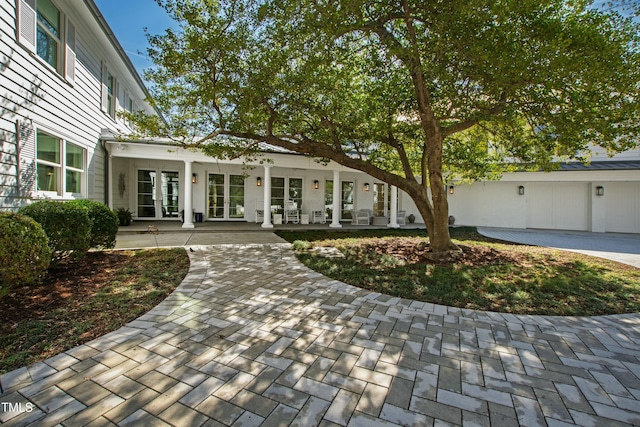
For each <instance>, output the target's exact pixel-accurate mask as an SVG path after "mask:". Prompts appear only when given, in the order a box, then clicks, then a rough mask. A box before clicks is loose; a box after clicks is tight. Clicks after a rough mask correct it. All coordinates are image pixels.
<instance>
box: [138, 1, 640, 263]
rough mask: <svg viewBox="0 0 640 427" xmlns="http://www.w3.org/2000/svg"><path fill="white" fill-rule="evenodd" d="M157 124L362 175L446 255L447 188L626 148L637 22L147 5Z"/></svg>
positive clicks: (389, 8) (592, 12) (552, 4)
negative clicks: (390, 195)
mask: <svg viewBox="0 0 640 427" xmlns="http://www.w3.org/2000/svg"><path fill="white" fill-rule="evenodd" d="M157 2H158V3H159V4H160V5H161V6H163V7H164V8H165V9H166V10H167V11H168V13H169V14H170V15H171V16H172V17H173V18H174V19H175V20H176V21H177V22H178V23H179V28H177V29H173V30H171V29H170V30H167V31H166V33H165V34H162V35H157V36H150V37H149V41H150V45H151V48H150V50H149V53H150V56H151V58H152V59H153V61H154V63H155V65H156V68H154V69H153V70H151V71H149V72H148V73H147V78H148V79H149V80H151V81H152V82H153V87H152V93H153V95H154V101H155V102H156V104H157V106H158V108H159V109H160V110H161V111H163V112H164V115H165V118H166V121H164V122H163V121H161V120H158V119H156V118H153V117H143V116H140V115H139V116H138V117H137V121H138V122H139V124H140V128H141V129H142V130H143V131H145V132H148V133H151V134H153V135H157V136H164V137H169V138H173V139H174V140H176V141H179V142H180V143H181V144H188V145H195V146H198V147H200V148H201V149H203V150H204V151H205V152H206V153H208V154H210V155H212V156H242V155H249V154H251V153H254V152H255V151H256V150H258V149H259V145H260V143H268V144H271V145H274V146H278V147H283V148H285V149H288V150H291V151H293V152H297V153H303V154H306V155H309V156H313V157H316V158H318V159H320V160H327V159H329V160H333V161H335V162H337V163H340V164H342V165H344V166H347V167H350V168H353V169H357V170H361V171H364V172H366V173H368V174H370V175H371V176H373V177H375V178H378V179H380V180H382V181H384V182H387V183H389V184H391V185H395V186H397V187H398V188H400V189H402V190H404V191H405V192H406V193H407V194H408V195H409V196H410V197H411V198H412V199H413V200H414V202H415V203H416V206H417V208H418V209H419V211H420V214H421V215H422V217H423V219H424V221H425V224H426V226H427V230H428V232H429V237H430V243H431V249H432V250H433V251H434V252H447V251H449V250H451V249H452V248H453V245H452V244H451V241H450V237H449V230H448V204H447V198H446V194H445V185H446V184H447V180H448V179H450V178H451V177H452V176H459V177H462V178H468V179H479V178H483V177H486V176H488V175H489V176H496V173H499V171H500V170H502V169H503V168H505V167H508V165H513V164H518V165H519V166H520V167H530V168H542V169H550V168H552V167H553V162H554V161H556V160H557V159H559V158H561V159H582V160H584V159H585V158H586V157H588V153H589V147H590V146H591V145H592V144H595V145H599V146H601V147H605V148H606V149H608V150H609V151H611V152H616V151H621V150H626V149H629V148H631V147H634V146H636V145H637V143H638V140H637V139H636V137H637V135H638V133H639V132H638V131H639V127H640V117H639V115H640V113H639V111H640V109H639V108H638V99H640V96H639V95H640V94H639V89H640V88H639V82H640V61H639V59H640V55H639V49H638V47H639V46H640V45H639V43H638V42H639V34H638V27H637V26H636V25H635V24H634V23H633V22H632V21H631V20H629V19H625V18H623V17H621V16H619V15H618V14H616V13H615V12H604V11H602V10H601V9H600V10H599V9H595V8H592V7H590V4H589V2H587V1H581V0H575V1H569V0H567V1H562V0H453V1H452V0H436V1H424V0H397V1H388V0H377V1H364V0H342V1H341V0H221V1H216V0H200V1H198V0H157Z"/></svg>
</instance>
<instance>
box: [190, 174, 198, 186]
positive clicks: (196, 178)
mask: <svg viewBox="0 0 640 427" xmlns="http://www.w3.org/2000/svg"><path fill="white" fill-rule="evenodd" d="M191 183H192V184H197V183H198V174H197V173H194V174H192V175H191Z"/></svg>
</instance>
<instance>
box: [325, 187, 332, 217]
mask: <svg viewBox="0 0 640 427" xmlns="http://www.w3.org/2000/svg"><path fill="white" fill-rule="evenodd" d="M324 215H325V219H326V220H331V219H333V180H326V181H325V182H324Z"/></svg>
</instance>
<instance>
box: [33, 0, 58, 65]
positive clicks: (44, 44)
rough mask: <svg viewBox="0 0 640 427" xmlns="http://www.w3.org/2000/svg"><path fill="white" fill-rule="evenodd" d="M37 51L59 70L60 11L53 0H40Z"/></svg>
mask: <svg viewBox="0 0 640 427" xmlns="http://www.w3.org/2000/svg"><path fill="white" fill-rule="evenodd" d="M37 23H38V28H37V30H36V31H37V33H36V53H37V54H38V56H39V57H40V58H42V59H44V60H45V61H46V62H47V63H48V64H49V65H51V66H52V67H53V68H55V69H56V70H58V71H59V68H60V62H59V60H58V58H59V57H60V11H59V10H58V9H57V8H56V7H55V6H54V5H53V3H51V0H38V10H37Z"/></svg>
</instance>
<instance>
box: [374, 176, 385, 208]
mask: <svg viewBox="0 0 640 427" xmlns="http://www.w3.org/2000/svg"><path fill="white" fill-rule="evenodd" d="M373 214H374V215H375V216H386V214H387V209H386V208H385V199H384V184H383V183H381V182H377V183H374V184H373Z"/></svg>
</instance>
